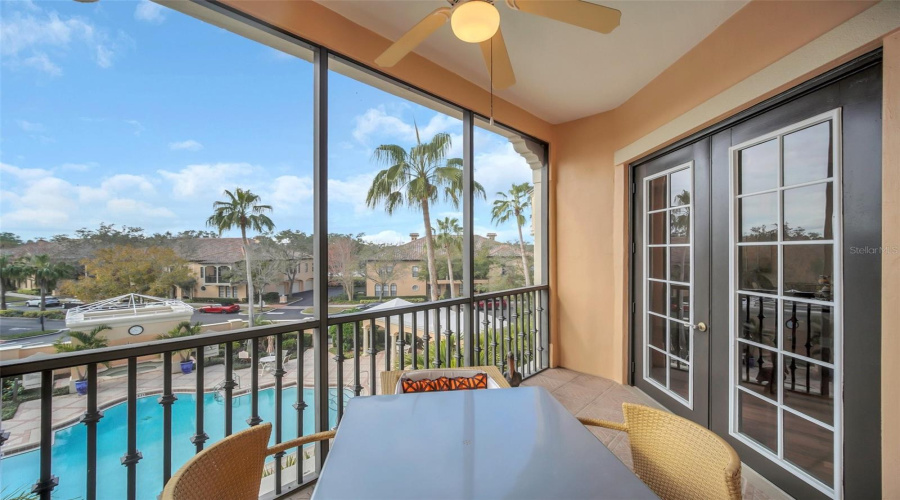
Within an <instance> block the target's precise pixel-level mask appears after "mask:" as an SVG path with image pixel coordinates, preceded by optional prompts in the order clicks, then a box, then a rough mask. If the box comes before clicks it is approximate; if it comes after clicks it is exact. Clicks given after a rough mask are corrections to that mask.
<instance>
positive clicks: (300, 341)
mask: <svg viewBox="0 0 900 500" xmlns="http://www.w3.org/2000/svg"><path fill="white" fill-rule="evenodd" d="M305 339H306V330H300V331H299V332H297V401H296V402H295V403H294V410H297V437H300V436H302V435H303V434H304V432H303V410H304V409H306V401H304V400H303V391H304V383H303V379H304V375H303V355H304V354H305V353H306V346H305V345H304V342H305ZM296 468H297V472H296V474H297V484H303V447H302V446H298V447H297V461H296Z"/></svg>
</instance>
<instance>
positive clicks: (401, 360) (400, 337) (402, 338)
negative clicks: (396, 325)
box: [381, 314, 406, 394]
mask: <svg viewBox="0 0 900 500" xmlns="http://www.w3.org/2000/svg"><path fill="white" fill-rule="evenodd" d="M399 319H400V332H399V333H397V369H398V370H402V369H403V367H404V365H406V355H405V354H406V353H404V352H403V346H404V345H405V342H406V325H405V324H403V323H404V322H403V315H402V314H401V315H400V318H399ZM381 392H385V389H384V388H382V389H381ZM385 394H388V393H385Z"/></svg>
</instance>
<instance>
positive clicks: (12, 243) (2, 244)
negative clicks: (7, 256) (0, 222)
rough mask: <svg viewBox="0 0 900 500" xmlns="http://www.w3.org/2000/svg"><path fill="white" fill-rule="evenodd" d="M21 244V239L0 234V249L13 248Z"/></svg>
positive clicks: (9, 234) (4, 233) (16, 236)
mask: <svg viewBox="0 0 900 500" xmlns="http://www.w3.org/2000/svg"><path fill="white" fill-rule="evenodd" d="M21 244H22V238H19V236H18V235H16V234H13V233H8V232H2V233H0V248H14V247H17V246H19V245H21Z"/></svg>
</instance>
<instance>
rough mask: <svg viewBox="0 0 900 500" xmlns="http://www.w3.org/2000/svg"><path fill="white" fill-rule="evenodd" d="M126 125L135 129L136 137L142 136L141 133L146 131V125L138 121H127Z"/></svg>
mask: <svg viewBox="0 0 900 500" xmlns="http://www.w3.org/2000/svg"><path fill="white" fill-rule="evenodd" d="M125 123H127V124H128V125H131V128H132V129H134V135H141V132H143V131H144V125H143V124H142V123H141V122H139V121H137V120H125Z"/></svg>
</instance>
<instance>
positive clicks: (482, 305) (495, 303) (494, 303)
mask: <svg viewBox="0 0 900 500" xmlns="http://www.w3.org/2000/svg"><path fill="white" fill-rule="evenodd" d="M500 307H504V308H505V307H506V299H505V298H499V297H498V298H495V299H493V300H491V299H488V300H486V301H485V300H480V301H478V308H479V309H495V308H500Z"/></svg>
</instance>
